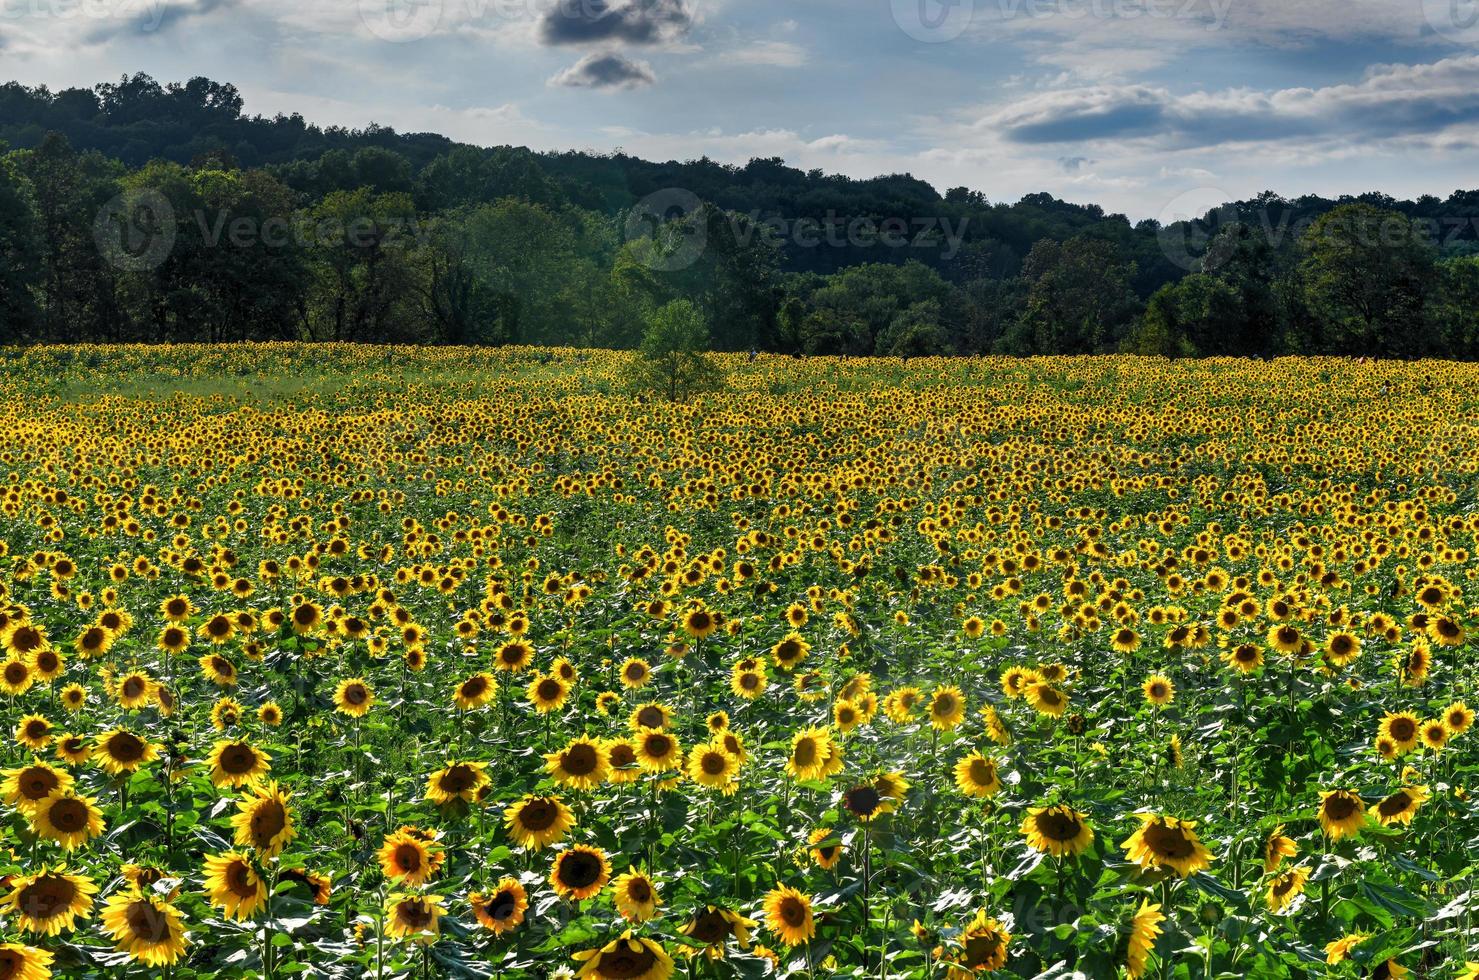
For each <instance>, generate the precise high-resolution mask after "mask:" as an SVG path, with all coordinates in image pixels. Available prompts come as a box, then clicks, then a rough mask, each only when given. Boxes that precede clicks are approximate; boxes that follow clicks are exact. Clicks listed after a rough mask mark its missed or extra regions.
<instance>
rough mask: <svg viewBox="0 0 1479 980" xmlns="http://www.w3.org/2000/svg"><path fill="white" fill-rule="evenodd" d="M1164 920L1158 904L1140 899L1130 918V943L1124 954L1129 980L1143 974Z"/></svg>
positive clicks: (1138, 978) (1137, 979)
mask: <svg viewBox="0 0 1479 980" xmlns="http://www.w3.org/2000/svg"><path fill="white" fill-rule="evenodd" d="M1165 920H1166V917H1165V915H1163V914H1162V913H1161V907H1160V905H1158V904H1157V905H1152V904H1151V903H1150V902H1148V901H1146V900H1145V899H1141V900H1140V908H1139V909H1137V910H1136V911H1135V915H1134V917H1133V918H1132V919H1131V920H1130V944H1129V949H1128V952H1127V953H1126V955H1125V974H1126V975H1127V976H1128V977H1129V980H1140V977H1143V976H1144V975H1145V968H1146V966H1147V965H1149V963H1150V954H1151V953H1152V952H1153V951H1154V949H1155V941H1156V937H1157V936H1159V935H1160V934H1161V923H1162V922H1164V921H1165Z"/></svg>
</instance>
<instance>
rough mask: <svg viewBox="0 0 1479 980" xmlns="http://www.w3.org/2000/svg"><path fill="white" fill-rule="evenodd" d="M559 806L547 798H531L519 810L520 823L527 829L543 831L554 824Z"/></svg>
mask: <svg viewBox="0 0 1479 980" xmlns="http://www.w3.org/2000/svg"><path fill="white" fill-rule="evenodd" d="M559 812H560V811H559V808H558V807H556V806H555V805H554V803H552V802H551V801H549V800H547V799H538V800H530V801H529V802H528V803H525V804H524V808H523V809H522V810H520V811H519V823H521V824H523V825H524V829H525V830H532V831H541V830H548V829H549V828H550V827H552V826H554V823H555V817H556V815H557V814H558V813H559Z"/></svg>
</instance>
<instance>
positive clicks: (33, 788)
mask: <svg viewBox="0 0 1479 980" xmlns="http://www.w3.org/2000/svg"><path fill="white" fill-rule="evenodd" d="M4 777H5V779H4V781H3V782H0V798H3V799H4V800H5V802H6V803H9V804H10V805H11V806H13V807H15V808H17V809H18V810H20V811H21V812H23V813H24V812H28V811H29V810H30V809H31V808H33V807H35V806H36V805H37V804H39V803H40V802H41V801H42V800H44V799H46V798H47V797H48V796H50V795H51V794H52V793H54V792H56V791H57V790H67V789H71V788H72V782H73V780H72V777H71V776H70V775H69V774H68V773H66V772H64V771H62V770H61V769H57V768H56V767H54V766H50V765H47V764H46V763H44V762H32V763H31V764H30V765H29V766H23V767H21V768H19V769H7V770H5V772H4Z"/></svg>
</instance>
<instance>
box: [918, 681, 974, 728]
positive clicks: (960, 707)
mask: <svg viewBox="0 0 1479 980" xmlns="http://www.w3.org/2000/svg"><path fill="white" fill-rule="evenodd" d="M926 713H927V714H928V715H929V720H930V725H932V726H933V727H934V728H936V729H938V730H939V731H942V732H948V731H951V730H952V729H954V728H955V727H956V726H957V725H959V724H960V723H961V722H962V721H964V720H965V697H964V695H962V694H961V693H960V688H958V687H956V686H955V685H953V684H942V685H940V686H938V687H936V688H935V689H934V691H933V692H932V693H931V694H930V703H929V707H928V709H927V710H926Z"/></svg>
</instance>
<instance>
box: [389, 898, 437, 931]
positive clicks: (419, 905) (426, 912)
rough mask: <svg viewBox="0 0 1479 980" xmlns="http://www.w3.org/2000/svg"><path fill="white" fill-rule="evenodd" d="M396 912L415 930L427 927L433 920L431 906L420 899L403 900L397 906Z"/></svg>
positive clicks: (397, 915)
mask: <svg viewBox="0 0 1479 980" xmlns="http://www.w3.org/2000/svg"><path fill="white" fill-rule="evenodd" d="M395 914H396V918H398V919H400V920H401V922H402V923H404V924H405V925H406V927H407V928H409V929H412V930H414V931H419V930H422V929H425V928H426V927H427V926H429V925H431V922H432V914H431V906H430V905H428V904H427V903H426V902H423V901H421V900H420V899H412V900H409V901H405V902H401V903H400V904H399V905H397V906H396V907H395Z"/></svg>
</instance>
